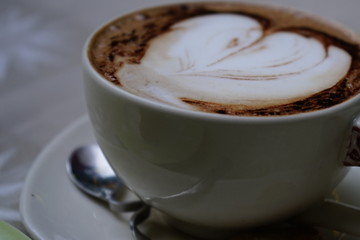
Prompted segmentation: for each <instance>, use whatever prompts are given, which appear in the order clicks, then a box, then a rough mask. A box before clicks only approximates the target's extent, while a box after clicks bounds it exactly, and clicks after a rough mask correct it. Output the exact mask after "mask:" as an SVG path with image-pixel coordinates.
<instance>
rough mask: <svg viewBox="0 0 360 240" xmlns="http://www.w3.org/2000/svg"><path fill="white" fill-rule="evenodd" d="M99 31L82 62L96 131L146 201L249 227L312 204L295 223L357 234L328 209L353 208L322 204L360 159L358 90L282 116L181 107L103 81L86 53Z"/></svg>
mask: <svg viewBox="0 0 360 240" xmlns="http://www.w3.org/2000/svg"><path fill="white" fill-rule="evenodd" d="M93 36H94V35H92V36H91V37H90V38H89V40H88V42H87V44H86V46H85V48H84V54H83V63H84V79H85V93H86V99H87V104H88V112H89V115H90V119H91V122H92V125H93V128H94V132H95V136H96V138H97V141H98V143H99V145H100V146H101V148H102V150H103V152H104V154H105V155H106V157H107V158H108V160H109V162H110V163H111V165H112V166H113V168H114V170H115V172H116V173H117V174H118V175H119V176H120V177H121V178H122V179H123V180H124V181H125V183H126V185H127V186H128V188H129V189H130V190H132V191H133V192H135V193H136V194H137V195H138V196H139V197H140V198H141V199H142V200H143V201H145V202H146V203H147V204H149V205H151V206H153V207H154V208H157V209H159V210H160V211H162V212H163V213H165V215H166V216H168V217H169V218H171V219H173V221H174V222H176V223H181V224H182V225H183V226H184V228H187V226H190V225H191V226H192V225H194V226H204V227H210V228H216V229H232V228H236V229H243V228H248V227H255V226H261V225H264V224H269V223H274V222H276V221H280V220H284V219H287V218H290V217H294V216H297V215H299V214H303V213H304V212H306V211H307V210H309V209H310V210H309V211H308V212H306V214H303V215H301V217H299V218H298V219H301V220H302V221H304V222H308V223H314V224H320V225H324V226H330V227H334V228H337V229H338V230H345V231H347V232H351V233H355V234H360V230H357V229H344V228H348V227H347V226H348V225H347V226H339V225H336V226H334V222H331V219H330V218H329V216H327V215H326V214H327V213H331V212H332V211H333V213H332V214H339V215H337V216H340V215H341V214H342V213H343V209H346V210H345V211H351V212H352V213H353V214H355V215H356V216H359V220H360V212H359V211H357V209H356V208H353V207H351V206H345V205H341V204H338V203H335V202H329V201H326V200H325V196H326V195H327V194H328V193H329V191H331V190H332V189H333V188H334V187H335V186H336V185H337V184H338V183H339V182H340V181H341V179H342V178H343V177H344V176H345V174H346V173H347V171H348V168H347V167H346V166H349V165H359V161H357V159H356V157H355V158H354V156H356V154H355V155H354V154H352V153H353V151H359V149H357V146H358V143H357V142H356V140H357V138H356V137H351V136H358V135H359V134H358V131H356V129H359V128H360V127H359V123H358V121H355V119H356V117H357V116H358V114H359V113H360V95H358V96H355V97H353V98H351V99H349V100H347V101H345V102H343V103H342V104H339V105H336V106H334V107H331V108H328V109H324V110H320V111H314V112H309V113H303V114H297V115H290V116H280V117H238V116H226V115H220V114H209V113H203V112H195V111H187V110H182V109H178V108H174V107H171V106H168V105H164V104H161V103H156V102H153V101H151V100H148V99H144V98H141V97H138V96H135V95H133V94H130V93H128V92H126V91H124V90H123V89H121V88H120V87H118V86H115V85H113V84H112V83H110V82H109V81H107V80H106V79H105V78H104V77H102V76H101V75H100V74H99V73H98V72H97V71H96V70H95V69H94V67H93V66H92V65H91V63H90V61H89V57H88V47H89V43H90V42H91V38H92V37H93ZM349 146H352V147H353V148H351V151H350V150H349V149H350V148H349ZM354 146H355V148H354ZM354 149H355V150H354ZM339 209H340V210H339ZM325 210H326V212H325V213H326V214H325V213H324V211H325ZM338 210H339V211H340V212H339V211H338ZM334 216H335V215H334ZM185 223H186V224H185Z"/></svg>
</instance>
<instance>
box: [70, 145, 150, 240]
mask: <svg viewBox="0 0 360 240" xmlns="http://www.w3.org/2000/svg"><path fill="white" fill-rule="evenodd" d="M66 170H67V174H68V176H69V178H70V180H71V181H72V182H73V183H74V184H75V186H77V187H78V188H79V189H81V190H82V191H84V192H85V193H87V194H88V195H90V196H92V197H95V198H97V199H100V200H103V201H105V202H107V203H108V204H109V207H110V209H111V210H112V211H113V212H116V213H123V212H134V215H133V216H132V218H131V219H130V222H129V224H130V229H131V231H132V233H133V236H134V238H135V239H136V240H150V238H148V237H146V236H145V235H144V234H143V233H141V232H140V230H139V229H138V225H140V224H141V223H142V222H144V221H145V220H146V219H147V218H148V217H149V215H150V207H149V206H147V205H146V204H145V203H143V202H142V201H140V200H139V201H131V202H122V201H121V200H120V198H119V196H120V195H121V193H122V192H123V190H124V189H125V186H124V184H123V182H122V180H121V179H120V178H118V177H117V176H116V174H115V173H114V171H113V170H112V168H111V166H110V165H109V163H108V161H107V160H106V158H105V156H104V155H103V153H102V151H101V149H100V148H99V146H98V145H96V144H93V145H86V146H82V147H79V148H77V149H75V150H74V151H73V152H72V154H71V155H70V157H69V159H68V161H67V162H66Z"/></svg>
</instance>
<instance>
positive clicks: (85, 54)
mask: <svg viewBox="0 0 360 240" xmlns="http://www.w3.org/2000/svg"><path fill="white" fill-rule="evenodd" d="M203 2H205V3H206V2H208V1H203ZM183 3H186V2H183ZM235 3H236V2H235ZM241 3H244V4H254V5H259V3H248V2H241ZM175 4H181V3H175ZM166 5H169V6H171V5H174V3H173V4H162V5H155V6H148V7H145V8H146V9H150V8H156V7H160V6H166ZM263 5H265V6H269V7H271V6H273V7H280V8H285V7H282V6H280V5H269V4H263ZM286 9H289V10H295V9H294V8H291V7H286ZM296 11H300V12H303V13H304V14H310V15H313V14H311V13H308V12H306V11H303V10H296ZM133 12H134V11H128V12H126V13H124V14H121V16H118V17H115V18H112V19H110V21H109V20H108V21H106V22H105V23H103V24H100V26H99V27H98V28H97V29H95V31H93V32H92V33H91V34H90V35H89V37H88V38H87V39H86V41H85V44H84V47H83V50H82V63H83V67H84V70H85V71H87V72H88V73H89V74H90V75H91V77H92V78H93V79H95V80H96V81H97V82H98V83H99V84H100V85H101V86H102V87H103V88H105V89H107V90H108V91H111V92H112V93H115V94H117V95H121V96H122V97H124V98H126V99H127V100H129V101H132V102H136V103H137V104H139V105H143V106H146V107H149V108H151V109H157V110H159V111H160V110H161V111H164V112H167V113H168V114H173V115H178V116H183V117H190V118H198V119H203V120H208V121H227V122H251V123H264V122H266V123H269V122H289V121H299V120H305V119H311V118H318V117H323V116H326V115H331V114H333V113H335V112H338V111H340V110H342V109H347V108H348V107H351V106H353V105H356V103H357V102H359V113H360V93H358V94H356V95H354V96H353V97H351V98H350V99H347V100H345V101H344V102H341V103H339V104H336V105H334V106H331V107H328V108H324V109H319V110H314V111H308V112H303V113H295V114H289V115H278V116H241V115H227V114H218V113H208V112H201V111H195V110H187V109H183V108H179V107H176V106H171V105H168V104H165V103H161V102H157V101H155V100H150V99H147V98H144V97H140V96H137V95H135V94H132V93H130V92H128V91H126V90H124V89H122V88H121V87H119V86H117V85H115V84H114V83H111V82H110V81H109V80H107V79H106V78H105V77H104V76H102V75H101V74H100V73H99V72H98V71H97V70H96V69H95V67H94V66H93V65H92V63H91V61H90V58H89V47H90V46H91V43H92V40H93V39H94V37H95V36H96V34H97V33H98V32H99V31H100V30H101V29H103V28H104V27H105V26H106V25H108V24H110V23H111V22H113V21H115V20H116V19H119V18H121V17H124V16H126V15H127V14H131V13H133ZM316 17H317V18H318V19H319V20H324V18H322V17H319V16H316ZM327 21H328V22H330V24H331V25H334V26H337V27H341V26H342V25H341V24H339V23H337V22H334V21H332V20H327ZM346 29H348V31H349V33H352V34H355V33H354V32H353V31H352V30H351V29H349V28H347V27H346ZM356 35H357V34H356ZM357 36H358V37H359V39H360V36H359V35H357ZM354 118H355V116H354Z"/></svg>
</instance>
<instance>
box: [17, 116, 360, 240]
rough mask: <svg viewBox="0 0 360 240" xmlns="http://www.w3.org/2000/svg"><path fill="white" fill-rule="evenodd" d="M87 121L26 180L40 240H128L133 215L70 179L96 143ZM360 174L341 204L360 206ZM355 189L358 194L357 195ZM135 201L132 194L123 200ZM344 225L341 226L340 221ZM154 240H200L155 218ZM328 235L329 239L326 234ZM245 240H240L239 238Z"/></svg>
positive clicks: (31, 226) (24, 208)
mask: <svg viewBox="0 0 360 240" xmlns="http://www.w3.org/2000/svg"><path fill="white" fill-rule="evenodd" d="M94 142H95V139H94V136H93V133H92V128H91V126H90V123H89V120H88V118H87V116H84V117H82V118H81V119H79V120H78V121H76V122H75V123H73V124H71V126H69V127H68V128H66V129H65V130H64V131H63V132H62V133H61V134H60V135H59V136H57V137H56V138H55V139H54V140H53V141H52V142H51V143H50V144H49V145H48V146H47V147H46V148H45V149H44V150H43V151H42V152H41V154H40V155H39V156H38V158H37V159H36V161H35V162H34V164H33V166H32V168H31V169H30V171H29V174H28V176H27V179H26V182H25V185H24V188H23V191H22V194H21V199H20V212H21V215H22V219H23V223H24V225H25V227H26V229H27V230H28V232H29V234H30V235H31V236H32V238H34V239H38V240H40V239H41V240H99V239H104V240H119V239H120V240H129V239H132V236H131V232H130V230H129V227H128V219H129V218H130V216H131V214H125V215H119V216H117V215H115V214H113V213H111V212H110V211H109V210H108V209H107V207H106V205H104V204H101V203H100V202H99V201H96V200H94V199H92V198H89V197H88V196H86V195H85V194H83V193H82V192H80V191H79V190H78V189H77V188H76V187H75V186H74V185H73V184H72V183H71V182H70V180H69V179H68V177H67V175H66V169H65V162H66V161H67V158H68V157H69V155H70V153H71V152H72V151H73V150H74V149H75V148H76V147H78V146H81V145H85V144H89V143H94ZM359 182H360V169H355V168H352V169H351V170H350V173H349V174H348V175H347V177H346V178H345V179H344V180H343V182H342V183H341V184H340V185H339V187H338V188H337V189H336V190H335V191H334V196H335V197H336V198H337V199H340V200H341V201H342V202H345V203H349V204H353V205H356V206H360V186H358V185H359V184H358V183H359ZM354 189H358V191H357V192H354ZM132 198H135V197H134V196H133V195H132V194H131V193H129V192H127V193H126V194H125V196H124V199H125V200H127V199H132ZM339 221H342V220H341V219H339ZM143 227H144V228H143V231H145V232H146V233H147V234H148V235H149V236H150V237H151V238H152V239H154V240H195V238H191V237H189V236H187V235H184V234H182V233H180V232H178V231H176V230H174V229H172V228H171V227H169V226H167V225H166V223H165V222H164V221H163V220H162V218H161V217H160V215H159V213H157V212H156V211H153V212H152V216H151V219H150V220H149V221H147V222H146V223H145V224H144V226H143ZM325 232H326V233H325ZM325 232H324V231H322V234H323V233H325V235H326V237H327V238H326V239H340V238H341V240H355V239H356V240H360V238H355V237H351V236H345V235H344V234H339V233H332V232H330V231H325ZM239 239H240V238H239Z"/></svg>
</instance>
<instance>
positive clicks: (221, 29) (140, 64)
mask: <svg viewBox="0 0 360 240" xmlns="http://www.w3.org/2000/svg"><path fill="white" fill-rule="evenodd" d="M358 41H359V40H358V39H357V37H356V36H355V35H353V34H352V33H351V32H348V31H347V30H343V29H342V28H340V27H337V26H334V25H333V24H330V23H326V22H325V21H324V20H321V19H318V18H314V17H310V16H308V15H307V14H304V13H299V12H295V11H293V10H287V9H286V10H285V9H279V8H274V7H267V6H260V5H247V4H239V3H192V4H179V5H169V6H164V7H158V8H152V9H148V10H144V11H139V12H137V13H133V14H129V15H127V16H125V17H122V18H120V19H117V20H115V21H114V22H112V23H110V24H109V25H107V26H106V27H104V28H103V29H102V30H101V31H99V32H98V33H97V34H96V35H95V37H94V39H93V41H92V43H91V46H90V48H89V49H90V50H89V56H90V59H91V61H92V64H93V65H94V66H95V68H96V69H97V70H98V72H99V73H101V74H102V75H103V76H104V77H105V78H106V79H108V80H109V81H111V82H113V83H114V84H117V85H118V86H119V87H121V88H123V89H125V90H126V91H128V92H130V93H133V94H135V95H138V96H141V97H144V98H147V99H152V100H155V101H159V102H162V103H166V104H169V105H172V106H176V107H180V108H184V109H190V110H195V111H204V112H212V113H219V114H229V115H241V116H273V115H289V114H296V113H303V112H309V111H315V110H320V109H324V108H328V107H331V106H334V105H336V104H339V103H341V102H343V101H346V100H347V99H349V98H351V97H353V96H355V95H356V94H357V93H358V92H359V88H360V52H359V45H358Z"/></svg>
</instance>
